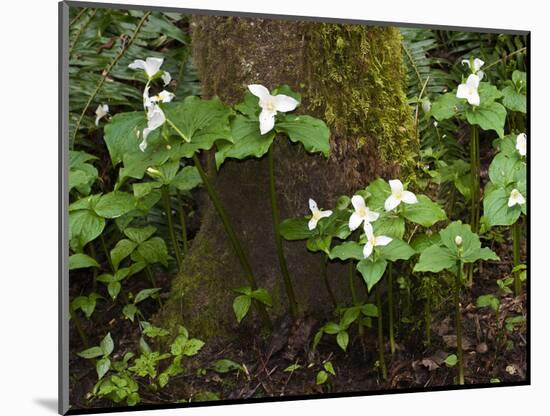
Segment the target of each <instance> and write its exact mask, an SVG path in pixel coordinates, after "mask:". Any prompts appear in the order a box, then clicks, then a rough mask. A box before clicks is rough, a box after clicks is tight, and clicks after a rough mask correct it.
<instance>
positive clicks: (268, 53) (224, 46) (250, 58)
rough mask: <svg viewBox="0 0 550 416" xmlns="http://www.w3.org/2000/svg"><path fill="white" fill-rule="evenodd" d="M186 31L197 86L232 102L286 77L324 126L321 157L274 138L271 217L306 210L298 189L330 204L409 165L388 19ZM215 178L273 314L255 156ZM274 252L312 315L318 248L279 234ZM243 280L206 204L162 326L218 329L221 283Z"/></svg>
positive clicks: (228, 318)
mask: <svg viewBox="0 0 550 416" xmlns="http://www.w3.org/2000/svg"><path fill="white" fill-rule="evenodd" d="M192 31H193V36H192V39H193V47H194V59H195V64H196V66H197V68H198V71H199V75H200V78H201V81H202V85H203V92H204V95H205V96H206V97H211V96H214V95H217V96H219V97H220V98H221V99H222V100H223V101H225V102H227V103H229V104H233V103H236V102H238V101H239V100H240V99H241V98H242V95H243V94H244V92H245V91H246V87H247V85H248V84H252V83H259V84H263V85H265V86H267V87H268V88H270V89H271V88H273V87H275V86H276V85H279V84H288V85H290V86H291V87H292V88H293V89H294V90H296V91H299V92H300V93H302V97H303V98H302V105H301V106H300V107H299V111H301V112H303V113H307V114H312V115H316V116H318V117H321V118H323V119H324V120H325V121H326V122H327V124H328V125H329V126H330V127H331V131H332V136H331V155H330V157H329V159H328V160H327V159H325V158H324V157H322V156H317V155H309V154H307V153H306V152H305V151H304V150H303V148H301V147H300V146H298V145H292V144H289V143H288V141H287V140H282V139H280V138H278V139H276V141H275V149H274V151H275V161H276V162H275V164H276V166H275V174H276V178H277V184H276V186H277V191H278V194H279V205H280V210H281V218H282V219H284V218H288V217H295V216H302V215H307V214H308V213H309V209H308V198H313V199H315V200H316V201H317V203H318V204H319V206H320V207H322V208H326V209H329V208H330V207H332V206H333V205H334V203H335V201H336V199H337V198H338V197H339V196H340V195H343V194H348V195H350V196H351V195H352V194H353V192H354V191H355V190H357V189H359V188H361V187H364V186H366V184H367V183H368V182H369V181H370V180H372V179H374V178H376V177H384V178H386V179H391V178H393V177H396V176H399V175H407V173H408V172H409V171H410V168H411V166H412V165H413V164H414V158H415V155H416V150H417V146H418V140H417V138H416V137H415V135H414V127H413V119H412V115H411V111H410V109H409V106H408V105H407V103H406V97H405V94H404V81H405V80H404V71H403V68H402V60H401V39H400V34H399V31H398V30H397V29H395V28H388V27H385V28H383V27H367V26H361V25H340V24H323V23H312V22H297V21H283V20H270V19H256V18H254V19H252V18H246V19H245V18H234V17H204V16H198V17H195V18H194V19H193V22H192ZM211 170H212V169H211ZM215 185H216V188H217V190H218V191H219V193H220V196H221V199H222V201H223V203H224V205H225V207H226V209H227V211H228V214H229V217H230V219H231V221H232V222H233V224H234V226H235V227H236V229H237V232H238V234H239V237H240V238H241V239H242V242H243V245H244V247H245V249H246V250H247V251H248V253H249V256H250V260H251V262H252V267H253V269H254V272H255V274H256V276H257V278H258V279H259V281H260V282H259V283H260V286H261V287H264V288H266V289H268V290H269V291H270V292H271V294H272V295H273V297H274V301H275V307H274V309H273V310H272V311H271V312H272V314H273V315H274V316H280V315H281V314H282V313H285V311H286V310H287V304H286V298H285V292H284V287H283V283H282V279H281V278H280V276H279V274H280V270H279V264H278V262H277V255H276V250H275V243H274V238H273V235H272V232H273V231H272V224H271V212H270V200H269V178H268V164H267V160H266V158H263V159H260V160H246V161H234V160H228V161H226V162H225V163H224V165H223V166H222V168H221V169H220V171H219V172H218V173H217V177H216V179H215ZM285 254H286V258H287V262H288V266H289V270H290V274H291V278H292V280H293V284H294V287H295V290H296V292H297V298H298V302H299V306H300V309H301V310H302V311H307V312H309V313H313V314H319V313H323V312H324V311H327V310H328V309H330V305H331V303H330V300H329V298H328V295H327V293H326V292H325V291H324V287H323V285H322V281H321V273H322V264H323V262H322V258H321V255H320V254H312V253H309V252H308V251H307V249H306V247H305V243H304V242H294V243H288V242H285ZM328 273H329V279H330V283H331V285H332V287H333V290H334V292H335V294H336V297H337V298H338V300H339V301H345V300H348V299H349V298H350V294H349V293H348V291H349V288H348V284H347V280H346V279H347V277H346V276H347V268H346V266H345V265H340V264H331V265H330V266H329V271H328ZM245 285H246V280H245V278H244V276H243V273H242V271H241V269H240V267H239V264H238V262H237V259H236V257H235V255H234V253H233V252H232V249H231V246H230V245H229V244H228V242H227V240H226V237H225V234H224V229H223V227H222V224H221V222H220V221H219V219H218V216H217V213H216V212H215V210H214V209H213V208H212V207H211V206H207V207H206V208H205V210H204V215H203V218H202V222H201V228H200V230H199V232H198V234H197V235H196V237H195V238H194V240H193V242H192V245H191V248H190V251H189V252H188V253H187V255H186V256H185V258H184V260H183V264H182V272H181V273H180V274H179V275H178V276H176V277H175V278H174V280H173V284H172V289H171V294H170V299H169V300H168V301H167V302H166V304H165V305H164V308H163V310H161V312H160V313H159V316H158V321H159V322H160V323H162V324H164V325H165V326H167V327H173V326H174V325H176V324H178V323H183V324H185V325H186V326H187V327H188V328H189V329H190V330H192V331H193V332H192V333H193V334H194V335H195V336H201V337H203V338H204V339H208V338H210V337H211V336H212V335H220V336H223V335H226V334H228V333H230V332H231V328H232V327H234V326H236V321H235V318H234V316H233V313H232V301H233V298H234V297H235V293H234V292H232V289H234V288H238V287H241V286H245ZM243 322H245V323H248V324H251V323H252V322H253V319H251V318H250V317H247V318H246V319H245V321H243Z"/></svg>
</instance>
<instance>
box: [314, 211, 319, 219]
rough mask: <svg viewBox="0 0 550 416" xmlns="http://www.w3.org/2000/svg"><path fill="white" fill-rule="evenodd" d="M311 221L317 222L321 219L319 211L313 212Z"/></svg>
mask: <svg viewBox="0 0 550 416" xmlns="http://www.w3.org/2000/svg"><path fill="white" fill-rule="evenodd" d="M313 219H314V220H317V221H319V220H320V219H321V211H315V212H314V213H313Z"/></svg>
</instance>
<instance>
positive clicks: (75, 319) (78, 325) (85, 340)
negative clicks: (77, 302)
mask: <svg viewBox="0 0 550 416" xmlns="http://www.w3.org/2000/svg"><path fill="white" fill-rule="evenodd" d="M69 313H70V314H71V319H72V320H73V323H74V327H75V328H76V332H78V335H79V336H80V339H81V340H82V344H84V348H85V349H87V348H88V345H89V344H88V337H87V336H86V334H85V333H84V330H83V329H82V324H81V323H80V318H79V317H78V316H77V314H76V313H75V312H74V311H73V310H72V309H70V310H69Z"/></svg>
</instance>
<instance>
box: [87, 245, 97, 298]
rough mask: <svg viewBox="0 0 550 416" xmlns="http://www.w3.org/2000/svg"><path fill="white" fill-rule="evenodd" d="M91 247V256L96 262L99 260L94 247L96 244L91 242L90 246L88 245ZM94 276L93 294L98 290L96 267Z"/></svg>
mask: <svg viewBox="0 0 550 416" xmlns="http://www.w3.org/2000/svg"><path fill="white" fill-rule="evenodd" d="M88 247H89V250H90V256H91V257H92V258H93V259H94V260H97V254H96V251H95V247H94V243H93V241H92V242H90V244H89V245H88ZM92 273H93V275H92V292H95V291H96V290H97V269H96V268H95V267H94V270H93V272H92Z"/></svg>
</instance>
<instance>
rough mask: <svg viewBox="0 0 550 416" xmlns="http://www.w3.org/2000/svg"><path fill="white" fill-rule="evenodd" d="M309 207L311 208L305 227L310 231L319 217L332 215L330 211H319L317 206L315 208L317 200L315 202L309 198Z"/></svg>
mask: <svg viewBox="0 0 550 416" xmlns="http://www.w3.org/2000/svg"><path fill="white" fill-rule="evenodd" d="M309 209H310V210H311V219H310V220H309V222H308V224H307V227H308V228H309V230H310V231H312V230H314V229H315V228H316V227H317V223H318V222H319V220H320V219H321V218H326V217H330V216H331V215H332V211H330V210H327V211H321V210H320V209H319V208H317V202H315V201H314V200H313V199H311V198H309Z"/></svg>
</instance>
